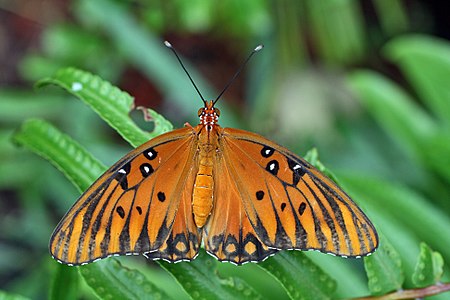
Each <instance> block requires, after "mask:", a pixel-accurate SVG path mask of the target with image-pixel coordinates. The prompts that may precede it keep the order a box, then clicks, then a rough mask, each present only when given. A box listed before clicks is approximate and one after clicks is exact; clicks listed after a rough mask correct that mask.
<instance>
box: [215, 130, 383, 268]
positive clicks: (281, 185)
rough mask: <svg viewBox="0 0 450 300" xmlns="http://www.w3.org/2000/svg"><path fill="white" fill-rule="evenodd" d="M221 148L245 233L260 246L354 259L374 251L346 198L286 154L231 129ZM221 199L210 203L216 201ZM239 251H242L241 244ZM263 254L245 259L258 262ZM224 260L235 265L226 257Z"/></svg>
mask: <svg viewBox="0 0 450 300" xmlns="http://www.w3.org/2000/svg"><path fill="white" fill-rule="evenodd" d="M221 149H222V151H223V160H224V163H225V164H226V165H227V169H228V170H229V174H230V176H231V178H232V181H233V182H235V184H236V190H237V192H236V195H237V196H238V197H239V199H240V200H239V201H241V206H242V207H243V208H244V211H245V214H246V217H247V218H248V220H249V222H250V224H251V226H252V230H254V231H252V230H249V229H248V228H247V229H246V230H247V232H255V233H256V235H257V237H258V240H259V241H261V242H262V244H263V245H265V246H266V247H269V248H271V249H279V250H281V249H300V250H311V249H314V250H319V251H321V252H326V253H330V254H335V255H339V256H346V257H359V256H363V255H367V254H370V253H372V252H373V251H374V250H375V249H376V247H377V246H378V236H377V233H376V231H375V228H374V227H373V225H372V223H371V222H370V221H369V219H368V218H367V217H366V216H365V215H364V213H363V212H362V211H361V210H360V209H359V208H358V207H357V206H356V204H355V203H354V202H353V201H352V200H351V199H350V197H349V196H348V195H347V194H345V193H344V192H343V191H342V190H341V189H340V188H339V187H338V186H337V185H336V184H335V183H334V182H333V181H331V180H330V179H328V178H327V177H325V176H324V175H323V174H322V173H320V172H319V171H318V170H317V169H315V168H314V167H313V166H311V165H310V164H309V163H307V162H306V161H304V160H303V159H301V158H300V157H298V156H296V155H295V154H293V153H292V152H290V151H288V150H287V149H285V148H282V147H281V146H279V145H277V144H275V143H273V142H271V141H269V140H267V139H265V138H263V137H262V136H259V135H257V134H254V133H250V132H246V131H243V130H237V129H231V128H226V129H224V130H223V135H222V145H221ZM218 169H219V170H220V169H221V168H218ZM227 182H228V181H227ZM222 195H223V194H220V193H219V194H218V199H216V203H221V202H222V200H223V199H220V198H219V197H222ZM218 205H220V204H218ZM233 209H235V207H233ZM216 210H217V208H216ZM227 212H228V211H227ZM223 214H225V213H224V212H222V215H223ZM244 219H245V218H244ZM228 226H229V225H228ZM241 227H242V228H244V226H243V225H242V226H241ZM236 236H237V235H236ZM210 239H211V238H210ZM239 247H240V248H244V249H245V247H246V244H245V243H241V244H240V245H239ZM266 254H267V253H266V252H263V254H262V255H260V256H259V257H256V258H250V259H251V260H260V259H262V258H264V257H265V256H266ZM225 260H231V261H235V262H236V260H235V259H233V258H232V257H226V258H225Z"/></svg>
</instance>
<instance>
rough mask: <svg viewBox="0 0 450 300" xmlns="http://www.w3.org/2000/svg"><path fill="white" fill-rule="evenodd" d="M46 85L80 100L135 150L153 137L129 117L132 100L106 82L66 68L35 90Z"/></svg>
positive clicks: (44, 80)
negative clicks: (57, 87) (56, 87)
mask: <svg viewBox="0 0 450 300" xmlns="http://www.w3.org/2000/svg"><path fill="white" fill-rule="evenodd" d="M48 84H56V85H58V86H60V87H62V88H64V89H66V90H67V91H69V92H70V93H72V94H74V95H75V96H77V97H78V98H80V99H81V100H83V101H84V102H85V103H86V104H88V105H89V106H90V107H92V109H93V110H94V111H95V112H97V113H98V114H99V115H100V116H101V117H102V118H103V119H104V120H105V121H106V122H107V123H108V124H109V125H110V126H111V127H112V128H114V129H116V130H117V132H118V133H119V134H120V135H121V136H122V137H123V138H124V139H125V140H126V141H128V142H129V143H130V144H131V145H133V146H134V147H137V146H139V145H141V144H143V143H144V142H146V141H148V140H149V139H150V138H151V137H152V135H151V134H149V133H147V132H144V131H142V130H141V129H140V128H139V127H138V126H137V125H136V124H135V123H134V122H133V120H132V119H131V118H130V116H129V115H128V114H129V112H130V110H131V109H132V108H133V106H134V102H133V98H132V97H131V96H130V95H129V94H127V93H125V92H123V91H121V90H119V89H118V88H117V87H115V86H113V85H111V84H110V83H109V82H108V81H105V80H103V79H101V78H100V77H98V76H95V75H93V74H91V73H88V72H85V71H81V70H78V69H75V68H66V69H61V70H59V71H58V72H57V73H56V74H55V75H54V76H52V77H49V78H45V79H42V80H40V81H39V82H38V83H37V85H38V86H44V85H48ZM153 137H154V136H153Z"/></svg>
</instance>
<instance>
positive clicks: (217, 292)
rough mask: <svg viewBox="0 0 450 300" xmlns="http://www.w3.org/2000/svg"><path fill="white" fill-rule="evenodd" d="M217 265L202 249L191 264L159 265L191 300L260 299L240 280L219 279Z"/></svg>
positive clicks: (259, 296)
mask: <svg viewBox="0 0 450 300" xmlns="http://www.w3.org/2000/svg"><path fill="white" fill-rule="evenodd" d="M217 264H218V261H217V260H215V259H214V258H212V257H210V256H208V255H207V254H206V252H205V251H204V250H203V249H200V253H199V255H198V257H197V258H196V259H195V260H194V261H192V262H189V263H186V262H181V263H178V264H171V263H166V262H162V263H161V265H162V267H163V268H165V269H166V270H167V271H169V272H170V274H171V275H172V276H174V277H175V279H176V280H177V281H178V282H179V283H180V284H181V285H182V286H183V288H184V289H185V291H186V292H187V293H188V294H189V295H190V296H191V297H192V299H224V300H225V299H262V296H261V295H260V294H258V293H257V292H256V291H255V290H254V289H253V288H252V287H251V286H250V285H248V284H247V283H246V282H245V281H244V280H242V279H241V278H238V277H228V278H221V277H220V276H219V275H218V274H217V269H216V268H217Z"/></svg>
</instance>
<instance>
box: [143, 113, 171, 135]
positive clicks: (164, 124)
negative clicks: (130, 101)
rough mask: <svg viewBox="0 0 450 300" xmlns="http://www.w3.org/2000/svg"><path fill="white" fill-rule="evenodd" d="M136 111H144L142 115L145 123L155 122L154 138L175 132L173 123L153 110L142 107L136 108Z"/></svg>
mask: <svg viewBox="0 0 450 300" xmlns="http://www.w3.org/2000/svg"><path fill="white" fill-rule="evenodd" d="M136 109H139V110H141V111H142V113H143V114H144V119H145V121H147V122H149V121H153V123H154V124H155V127H154V129H153V131H152V136H153V137H155V136H158V135H160V134H163V133H166V132H168V131H171V130H173V125H172V123H170V122H169V121H168V120H167V119H166V118H164V117H163V116H162V115H160V114H158V113H157V112H156V111H154V110H153V109H150V108H145V107H142V106H139V107H136Z"/></svg>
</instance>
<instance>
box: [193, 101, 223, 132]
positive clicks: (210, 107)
mask: <svg viewBox="0 0 450 300" xmlns="http://www.w3.org/2000/svg"><path fill="white" fill-rule="evenodd" d="M214 103H215V102H214V101H213V100H211V101H205V106H204V107H202V108H200V109H199V110H198V117H199V118H200V125H204V126H206V129H207V130H211V129H212V126H213V125H216V124H217V121H219V116H220V110H219V109H218V108H215V107H214Z"/></svg>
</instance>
